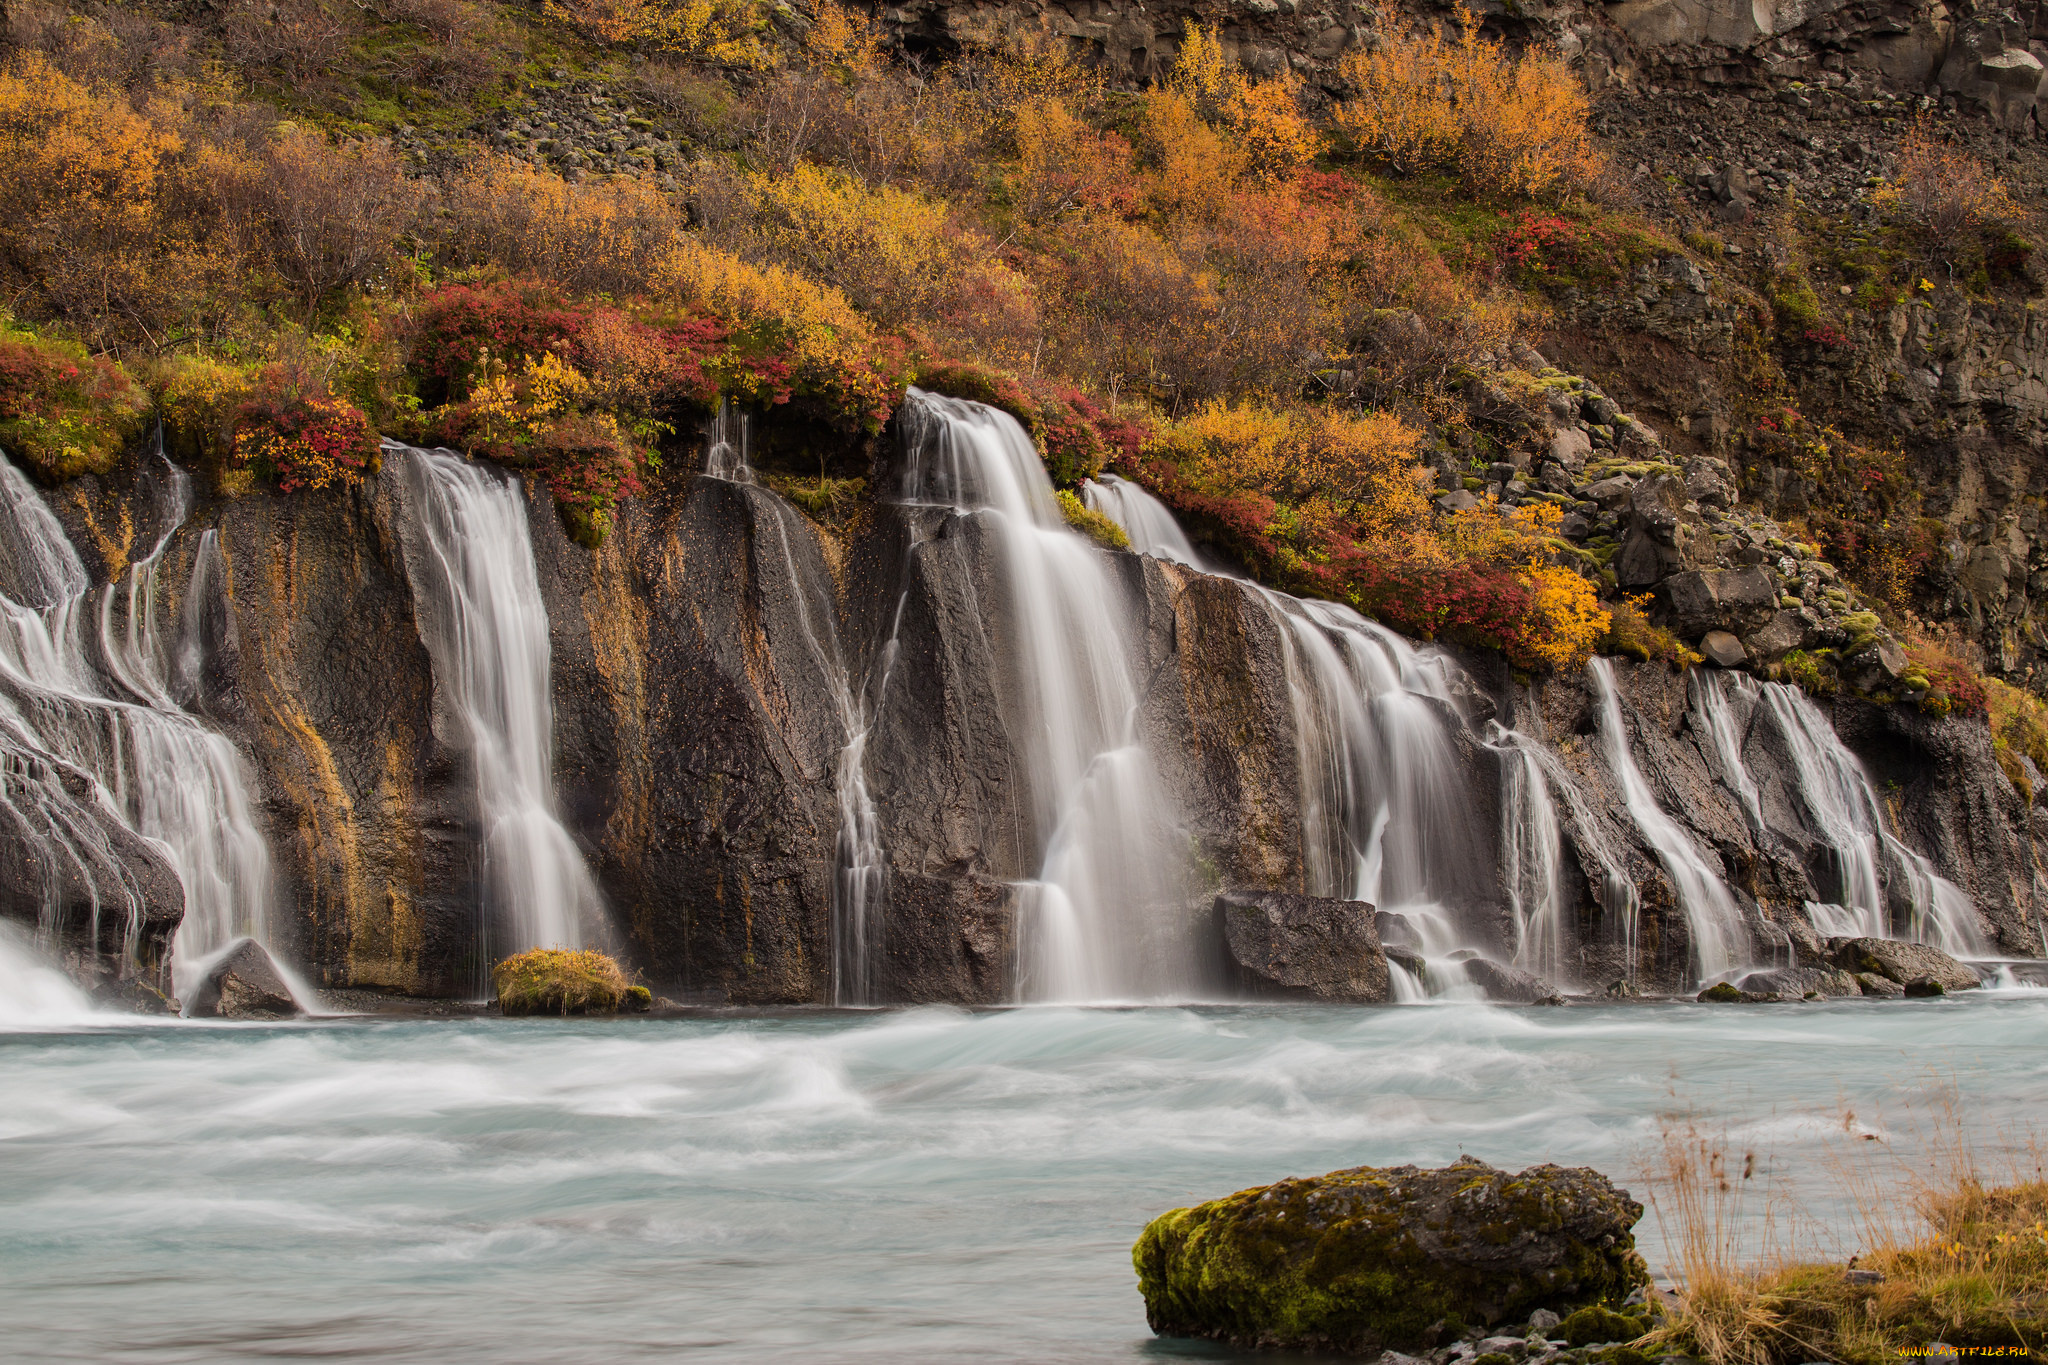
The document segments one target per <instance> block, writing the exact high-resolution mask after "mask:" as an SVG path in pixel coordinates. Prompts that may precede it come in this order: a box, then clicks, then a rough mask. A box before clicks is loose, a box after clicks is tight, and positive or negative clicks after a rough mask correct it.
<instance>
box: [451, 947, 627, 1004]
mask: <svg viewBox="0 0 2048 1365" xmlns="http://www.w3.org/2000/svg"><path fill="white" fill-rule="evenodd" d="M491 981H492V984H493V985H495V986H496V987H497V988H498V1008H499V1009H500V1010H502V1011H504V1012H505V1013H506V1014H513V1015H517V1014H561V1015H569V1014H615V1013H617V1012H618V1011H620V1010H644V1009H646V1008H647V1007H648V1005H649V1004H651V1003H652V1002H653V995H652V993H651V992H650V991H649V990H648V989H647V987H645V986H636V985H634V984H633V983H631V982H630V981H628V980H626V973H625V972H624V971H623V970H621V969H620V967H619V964H618V963H616V962H614V961H613V960H612V959H611V958H609V957H607V956H605V955H604V954H603V953H600V952H597V951H596V950H594V949H589V948H585V949H580V950H572V949H568V948H535V949H532V950H531V951H529V952H524V953H520V954H518V955H516V956H514V957H508V958H506V959H505V960H504V961H503V962H500V963H499V964H498V966H497V969H496V970H495V971H493V972H492V973H491Z"/></svg>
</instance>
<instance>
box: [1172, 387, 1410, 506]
mask: <svg viewBox="0 0 2048 1365" xmlns="http://www.w3.org/2000/svg"><path fill="white" fill-rule="evenodd" d="M1421 446H1422V433H1420V432H1418V431H1416V430H1415V429H1414V428H1413V427H1411V426H1409V425H1408V424H1407V423H1405V422H1403V421H1402V420H1401V419H1400V418H1398V417H1395V416H1394V415H1393V414H1391V413H1386V412H1369V413H1364V414H1351V413H1344V412H1340V411H1337V410H1335V409H1332V408H1302V409H1295V410H1281V409H1276V408H1269V407H1264V406H1261V405H1259V404H1255V403H1226V402H1222V401H1217V402H1212V403H1209V404H1206V405H1205V406H1203V407H1202V408H1200V409H1198V410H1197V411H1196V412H1194V413H1193V414H1191V415H1190V416H1188V417H1185V418H1183V419H1181V420H1180V421H1178V422H1175V423H1173V424H1172V425H1170V426H1168V427H1166V428H1164V429H1163V430H1161V431H1160V432H1159V433H1158V435H1156V436H1155V437H1154V439H1153V443H1152V445H1151V447H1150V449H1151V450H1153V451H1154V452H1155V453H1157V454H1160V455H1164V456H1165V457H1166V458H1167V459H1168V460H1170V461H1172V462H1173V463H1174V464H1175V465H1177V466H1178V467H1179V468H1180V469H1181V471H1182V473H1183V475H1184V476H1186V477H1187V478H1188V479H1189V480H1190V481H1191V482H1193V483H1196V484H1198V485H1201V486H1204V487H1208V488H1213V489H1217V490H1243V491H1247V492H1256V493H1263V494H1264V495H1266V496H1267V497H1271V498H1277V499H1280V500H1282V501H1286V502H1310V501H1314V500H1323V501H1325V502H1328V503H1331V504H1334V505H1336V506H1337V507H1339V508H1341V509H1342V511H1343V513H1344V514H1345V515H1346V517H1347V518H1348V519H1349V520H1350V522H1351V523H1352V524H1353V525H1354V526H1356V527H1357V528H1358V532H1359V534H1360V535H1361V536H1362V537H1364V538H1369V539H1375V540H1380V539H1393V538H1397V537H1403V536H1407V535H1410V534H1413V533H1414V532H1417V531H1420V530H1422V529H1424V528H1426V527H1427V525H1428V523H1429V514H1430V503H1429V487H1430V478H1429V473H1428V471H1427V470H1426V469H1424V468H1423V467H1422V465H1421V464H1420V463H1419V454H1420V451H1421Z"/></svg>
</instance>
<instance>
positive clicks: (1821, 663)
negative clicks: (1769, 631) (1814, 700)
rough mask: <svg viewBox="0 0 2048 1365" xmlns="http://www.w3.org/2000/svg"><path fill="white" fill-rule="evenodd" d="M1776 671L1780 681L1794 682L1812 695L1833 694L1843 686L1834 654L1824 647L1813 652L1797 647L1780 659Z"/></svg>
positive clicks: (1826, 695) (1828, 695)
mask: <svg viewBox="0 0 2048 1365" xmlns="http://www.w3.org/2000/svg"><path fill="white" fill-rule="evenodd" d="M1776 672H1777V674H1778V680H1779V681H1781V682H1788V683H1792V684H1793V685H1795V686H1797V687H1799V688H1800V689H1801V690H1803V691H1804V692H1805V693H1806V694H1807V695H1808V696H1810V697H1830V696H1833V695H1834V694H1835V693H1836V692H1838V691H1840V690H1841V686H1842V683H1841V679H1840V678H1839V677H1838V676H1837V675H1836V673H1835V661H1834V656H1833V654H1831V653H1830V652H1829V651H1827V650H1824V649H1823V650H1818V651H1816V652H1814V653H1812V654H1809V653H1807V652H1806V651H1805V650H1803V649H1795V650H1793V651H1792V652H1791V653H1789V654H1787V655H1786V656H1785V657H1784V658H1782V659H1780V660H1778V663H1777V666H1776Z"/></svg>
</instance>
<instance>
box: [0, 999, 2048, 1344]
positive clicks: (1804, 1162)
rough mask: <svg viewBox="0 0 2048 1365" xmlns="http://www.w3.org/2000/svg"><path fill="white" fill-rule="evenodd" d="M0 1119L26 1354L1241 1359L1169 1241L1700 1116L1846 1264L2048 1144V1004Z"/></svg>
mask: <svg viewBox="0 0 2048 1365" xmlns="http://www.w3.org/2000/svg"><path fill="white" fill-rule="evenodd" d="M0 1100H4V1104H0V1228H4V1230H5V1232H4V1236H0V1355H4V1356H7V1357H9V1358H12V1359H20V1360H35V1361H42V1360H90V1361H219V1360H305V1359H310V1358H326V1359H376V1360H398V1361H470V1360H477V1361H483V1360H489V1361H513V1362H548V1361H576V1362H584V1361H607V1362H610V1361H632V1360H654V1359H662V1360H674V1359H688V1360H705V1361H856V1362H865V1361H947V1360H975V1361H1031V1362H1049V1361H1142V1360H1171V1359H1187V1358H1195V1359H1221V1358H1230V1357H1231V1353H1229V1352H1227V1351H1224V1350H1222V1349H1221V1348H1215V1347H1209V1346H1206V1345H1198V1344H1188V1343H1170V1342H1161V1341H1155V1340H1154V1339H1153V1338H1152V1336H1151V1335H1150V1333H1149V1332H1148V1331H1147V1330H1146V1327H1145V1317H1144V1309H1143V1305H1142V1303H1141V1301H1140V1300H1139V1297H1138V1294H1137V1290H1136V1281H1135V1277H1134V1275H1133V1273H1132V1270H1131V1265H1130V1258H1129V1248H1130V1244H1131V1241H1132V1239H1133V1238H1134V1237H1135V1236H1136V1234H1137V1232H1138V1230H1139V1229H1140V1228H1141V1227H1142V1226H1143V1225H1144V1223H1145V1221H1146V1220H1147V1219H1148V1218H1150V1217H1151V1216H1152V1215H1154V1214H1156V1213H1158V1212H1160V1211H1162V1210H1164V1209H1167V1208H1171V1207H1174V1206H1176V1205H1180V1204H1184V1203H1188V1202H1191V1201H1194V1200H1197V1199H1200V1198H1205V1197H1209V1196H1214V1195H1218V1194H1223V1193H1227V1192H1229V1191H1231V1190H1235V1189H1239V1188H1241V1187H1244V1186H1247V1185H1252V1184H1257V1183H1262V1182H1265V1181H1269V1180H1272V1179H1275V1178H1277V1177H1281V1176H1286V1175H1298V1174H1309V1173H1316V1172H1321V1171H1325V1170H1329V1169H1332V1168H1335V1167H1340V1166H1349V1165H1358V1164H1362V1163H1372V1164H1387V1163H1396V1162H1416V1163H1421V1164H1436V1163H1441V1162H1444V1161H1447V1160H1450V1159H1451V1158H1454V1157H1456V1156H1457V1155H1458V1154H1459V1153H1461V1152H1469V1153H1471V1154H1473V1155H1475V1156H1479V1157H1482V1158H1484V1159H1486V1160H1488V1161H1491V1162H1493V1163H1495V1164H1497V1165H1501V1166H1506V1167H1510V1168H1519V1167H1521V1166H1524V1165H1528V1164H1533V1163H1537V1162H1543V1161H1555V1162H1560V1163H1564V1164H1569V1165H1578V1164H1584V1165H1591V1166H1595V1167H1598V1168H1599V1169H1601V1170H1603V1171H1605V1172H1608V1173H1609V1174H1610V1175H1612V1176H1614V1177H1615V1178H1616V1179H1617V1180H1618V1181H1620V1182H1621V1183H1624V1184H1627V1185H1628V1186H1629V1187H1630V1188H1631V1189H1633V1190H1635V1191H1636V1193H1637V1195H1638V1197H1639V1198H1640V1197H1642V1196H1643V1195H1644V1194H1645V1193H1646V1191H1647V1190H1648V1189H1649V1188H1650V1186H1649V1185H1648V1184H1647V1183H1646V1181H1645V1179H1644V1174H1645V1172H1646V1171H1648V1170H1650V1169H1651V1168H1653V1167H1654V1166H1655V1165H1656V1164H1657V1154H1658V1153H1659V1151H1660V1150H1661V1146H1660V1133H1661V1132H1662V1131H1663V1130H1664V1129H1665V1128H1669V1127H1672V1126H1674V1125H1676V1126H1679V1127H1684V1126H1685V1125H1688V1124H1690V1125H1692V1126H1693V1127H1695V1128H1697V1129H1698V1130H1699V1131H1700V1132H1702V1133H1704V1134H1706V1135H1707V1136H1708V1137H1709V1138H1710V1140H1713V1141H1725V1142H1726V1143H1727V1145H1728V1148H1729V1150H1730V1151H1731V1152H1737V1153H1741V1152H1754V1153H1755V1154H1756V1155H1757V1160H1758V1171H1759V1178H1758V1181H1757V1183H1756V1187H1755V1188H1756V1190H1757V1192H1758V1193H1757V1195H1756V1197H1752V1198H1749V1199H1748V1200H1747V1202H1746V1203H1745V1209H1746V1210H1747V1214H1746V1216H1748V1217H1750V1218H1751V1220H1752V1224H1753V1226H1754V1228H1756V1229H1760V1228H1761V1225H1762V1224H1761V1218H1762V1212H1763V1210H1764V1208H1765V1206H1766V1205H1767V1204H1769V1205H1772V1206H1773V1208H1774V1214H1775V1216H1774V1222H1775V1224H1776V1226H1777V1228H1778V1231H1779V1233H1780V1234H1781V1235H1784V1234H1785V1233H1787V1232H1788V1230H1796V1231H1797V1235H1799V1236H1800V1237H1802V1238H1804V1239H1807V1240H1809V1241H1811V1242H1812V1243H1813V1244H1814V1245H1815V1247H1816V1248H1818V1249H1820V1250H1822V1251H1825V1252H1828V1253H1830V1254H1840V1255H1844V1256H1846V1255H1847V1254H1848V1253H1849V1252H1850V1251H1853V1250H1854V1249H1855V1232H1854V1229H1853V1226H1852V1222H1853V1220H1852V1219H1850V1217H1849V1216H1848V1214H1847V1213H1846V1212H1845V1205H1844V1203H1843V1202H1842V1200H1841V1198H1840V1197H1839V1196H1838V1195H1837V1194H1836V1193H1835V1192H1834V1191H1835V1190H1836V1188H1838V1187H1837V1184H1836V1182H1837V1181H1838V1179H1839V1171H1840V1170H1841V1169H1842V1162H1843V1161H1844V1160H1848V1161H1852V1162H1854V1161H1866V1162H1867V1161H1870V1160H1883V1161H1897V1162H1901V1163H1904V1164H1906V1165H1911V1164H1913V1163H1914V1162H1915V1161H1917V1160H1918V1159H1919V1158H1920V1156H1921V1155H1922V1154H1924V1152H1925V1151H1926V1150H1927V1147H1928V1144H1929V1143H1930V1142H1931V1141H1933V1139H1932V1138H1930V1136H1929V1134H1930V1132H1932V1131H1937V1130H1939V1129H1940V1125H1941V1124H1943V1123H1947V1124H1950V1125H1960V1126H1961V1129H1962V1131H1963V1134H1964V1136H1966V1137H1967V1138H1968V1140H1969V1141H1971V1142H1972V1143H1973V1144H1974V1145H1975V1147H1976V1149H1977V1150H1978V1152H1979V1153H1980V1155H1981V1156H1983V1157H1984V1158H1985V1159H1986V1160H1988V1161H1991V1162H1994V1163H1997V1162H2002V1161H2004V1160H2005V1159H2006V1158H2007V1157H2010V1156H2012V1155H2013V1154H2015V1153H2023V1152H2024V1151H2025V1148H2026V1145H2027V1143H2028V1141H2029V1139H2030V1138H2031V1136H2032V1134H2031V1130H2030V1128H2029V1125H2030V1123H2032V1122H2033V1121H2034V1120H2035V1119H2036V1118H2037V1117H2038V1116H2040V1115H2042V1114H2044V1113H2048V992H2043V991H2010V992H2001V993H1991V992H1986V993H1981V994H1979V995H1977V996H1975V997H1974V998H1973V997H1970V996H1962V997H1954V998H1951V999H1947V1000H1935V1001H1911V1002H1896V1001H1895V1002H1886V1003H1879V1002H1863V1001H1850V1002H1843V1003H1839V1004H1829V1005H1805V1006H1765V1007H1730V1006H1703V1005H1690V1004H1661V1005H1631V1006H1595V1007H1584V1006H1574V1007H1571V1008H1565V1009H1502V1008H1493V1007H1488V1006H1484V1005H1442V1006H1420V1007H1412V1008H1383V1009H1342V1008H1318V1007H1299V1008H1295V1007H1273V1008H1254V1007H1215V1008H1142V1009H1136V1008H1134V1009H1065V1008H1032V1009H1016V1010H1003V1011H994V1012H987V1013H974V1014H968V1013H960V1012H954V1011H947V1010H938V1009H920V1010H907V1011H897V1012H879V1013H858V1014H852V1013H831V1012H796V1013H789V1014H780V1015H759V1014H756V1015H729V1016H710V1017H701V1018H689V1019H637V1020H633V1019H628V1020H618V1021H607V1022H589V1023H582V1022H565V1021H552V1022H509V1021H502V1020H475V1021H467V1022H412V1021H407V1022H392V1021H379V1020H353V1019H342V1020H323V1021H315V1022H309V1023H303V1024H294V1025H288V1026H260V1025H224V1024H214V1025H199V1024H169V1023H166V1024H153V1025H121V1026H100V1027H80V1026H72V1027H69V1028H66V1029H60V1030H50V1031H25V1030H23V1031H14V1032H7V1033H0ZM1930 1125H1932V1127H1930ZM1845 1154H1846V1155H1845ZM1831 1171H1833V1172H1835V1173H1836V1174H1834V1175H1830V1174H1829V1172H1831ZM1764 1194H1769V1195H1771V1196H1772V1197H1771V1198H1769V1199H1766V1198H1764V1197H1763V1195H1764ZM1638 1236H1639V1239H1640V1240H1641V1243H1642V1245H1643V1247H1644V1250H1645V1252H1646V1254H1647V1255H1648V1256H1649V1257H1650V1260H1651V1262H1652V1264H1653V1266H1654V1265H1656V1264H1657V1263H1658V1262H1659V1260H1660V1258H1661V1256H1662V1244H1661V1240H1660V1235H1659V1229H1658V1224H1657V1220H1656V1218H1655V1216H1654V1214H1652V1215H1646V1216H1645V1218H1644V1220H1643V1222H1642V1224H1641V1225H1640V1226H1639V1228H1638Z"/></svg>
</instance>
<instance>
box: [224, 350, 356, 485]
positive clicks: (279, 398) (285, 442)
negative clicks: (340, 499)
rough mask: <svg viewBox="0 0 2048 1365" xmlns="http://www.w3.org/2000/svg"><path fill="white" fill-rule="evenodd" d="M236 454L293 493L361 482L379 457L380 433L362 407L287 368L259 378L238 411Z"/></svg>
mask: <svg viewBox="0 0 2048 1365" xmlns="http://www.w3.org/2000/svg"><path fill="white" fill-rule="evenodd" d="M234 448H235V455H236V458H237V459H238V460H240V461H241V462H242V463H245V464H256V465H261V466H267V468H268V471H269V472H270V473H271V474H272V475H273V476H274V477H275V478H276V479H277V486H278V487H279V488H281V489H283V490H284V491H285V492H287V493H295V492H297V491H298V490H300V489H302V488H325V487H327V486H328V485H329V484H336V483H339V484H342V485H344V486H345V485H349V484H355V483H360V482H361V481H362V477H363V473H364V471H365V470H367V469H368V468H369V467H370V462H371V461H372V460H374V459H375V458H376V457H377V433H376V432H375V431H373V430H371V428H370V419H369V418H368V417H366V416H364V415H363V412H362V410H361V409H360V408H358V407H356V405H355V404H353V403H351V402H349V401H348V400H347V399H345V398H337V397H335V396H334V395H333V394H331V393H328V392H326V391H325V390H324V388H320V387H316V386H313V385H310V384H309V383H308V382H307V381H306V377H305V376H304V375H303V374H300V373H298V372H296V371H294V370H292V369H291V368H289V367H287V366H282V365H272V366H270V367H269V368H267V369H265V370H264V371H263V373H262V374H260V375H259V376H257V381H256V387H255V390H254V391H253V392H252V393H251V394H250V396H249V397H248V399H247V400H245V401H244V402H243V403H242V404H241V406H240V407H239V408H237V409H236V411H235V447H234Z"/></svg>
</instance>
